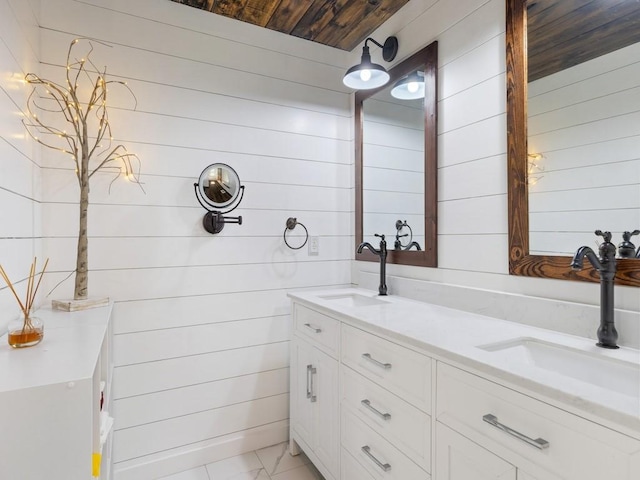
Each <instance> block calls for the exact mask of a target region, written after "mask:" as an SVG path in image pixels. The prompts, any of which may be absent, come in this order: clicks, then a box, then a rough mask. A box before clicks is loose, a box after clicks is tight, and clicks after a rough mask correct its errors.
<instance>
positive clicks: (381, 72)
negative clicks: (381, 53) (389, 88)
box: [342, 63, 389, 90]
mask: <svg viewBox="0 0 640 480" xmlns="http://www.w3.org/2000/svg"><path fill="white" fill-rule="evenodd" d="M388 81H389V74H388V73H387V71H386V70H385V69H384V67H383V66H382V65H378V64H376V63H368V64H366V63H361V64H360V65H356V66H355V67H351V68H350V69H349V70H347V73H345V75H344V78H343V79H342V82H343V83H344V84H345V85H346V86H347V87H349V88H353V89H356V90H368V89H371V88H378V87H382V86H383V85H386V83H387V82H388Z"/></svg>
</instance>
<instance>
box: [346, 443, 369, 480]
mask: <svg viewBox="0 0 640 480" xmlns="http://www.w3.org/2000/svg"><path fill="white" fill-rule="evenodd" d="M340 474H341V475H340V478H341V479H343V480H375V479H374V478H373V477H372V476H371V475H370V474H369V472H367V471H366V470H365V469H364V467H363V466H362V465H360V464H359V463H358V462H357V460H356V459H355V458H353V457H352V456H351V454H350V453H349V452H347V451H346V450H345V449H344V448H342V454H341V455H340Z"/></svg>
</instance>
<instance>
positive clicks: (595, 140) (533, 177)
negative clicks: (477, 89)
mask: <svg viewBox="0 0 640 480" xmlns="http://www.w3.org/2000/svg"><path fill="white" fill-rule="evenodd" d="M639 23H640V2H637V1H635V0H631V1H615V2H611V1H610V0H607V1H591V2H585V1H577V0H563V1H558V0H546V1H538V0H536V1H532V0H530V1H528V2H527V32H526V34H527V62H528V95H527V111H528V116H527V132H528V158H527V162H528V164H527V171H528V191H529V251H530V253H531V254H534V255H572V254H573V252H574V251H575V249H576V248H577V246H579V245H593V243H594V234H593V232H594V230H595V229H602V230H609V231H611V232H612V233H613V240H612V241H613V242H614V243H616V245H617V244H618V243H620V242H622V238H623V237H622V236H623V232H625V231H629V232H631V231H634V230H635V229H637V228H640V43H638V42H639V41H640V31H639V29H638V27H637V26H638V24H639ZM636 238H637V237H636ZM636 243H640V242H636Z"/></svg>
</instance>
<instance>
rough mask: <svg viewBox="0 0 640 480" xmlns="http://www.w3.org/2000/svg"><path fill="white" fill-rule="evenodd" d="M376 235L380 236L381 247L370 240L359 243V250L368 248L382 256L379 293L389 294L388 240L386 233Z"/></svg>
mask: <svg viewBox="0 0 640 480" xmlns="http://www.w3.org/2000/svg"><path fill="white" fill-rule="evenodd" d="M375 236H376V237H378V238H380V248H379V249H375V248H374V247H373V246H372V245H371V244H370V243H369V242H364V243H361V244H360V245H358V249H357V252H358V253H362V251H363V250H364V249H365V248H366V249H367V250H369V251H371V252H372V253H374V254H376V255H377V256H378V257H380V285H379V286H378V295H386V294H387V282H386V276H387V242H386V241H385V239H384V235H378V234H377V233H376V234H375Z"/></svg>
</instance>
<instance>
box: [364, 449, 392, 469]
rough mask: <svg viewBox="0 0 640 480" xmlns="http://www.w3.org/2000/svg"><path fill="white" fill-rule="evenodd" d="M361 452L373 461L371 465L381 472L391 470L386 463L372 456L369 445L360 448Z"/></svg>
mask: <svg viewBox="0 0 640 480" xmlns="http://www.w3.org/2000/svg"><path fill="white" fill-rule="evenodd" d="M362 451H363V452H364V454H365V455H366V456H367V457H369V458H370V459H371V460H372V461H373V463H375V464H376V465H377V466H378V467H380V469H381V470H382V471H383V472H388V471H389V470H391V465H389V464H388V463H382V462H381V461H380V460H378V459H377V458H376V457H374V456H373V454H372V453H371V447H369V445H365V446H364V447H362Z"/></svg>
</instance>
